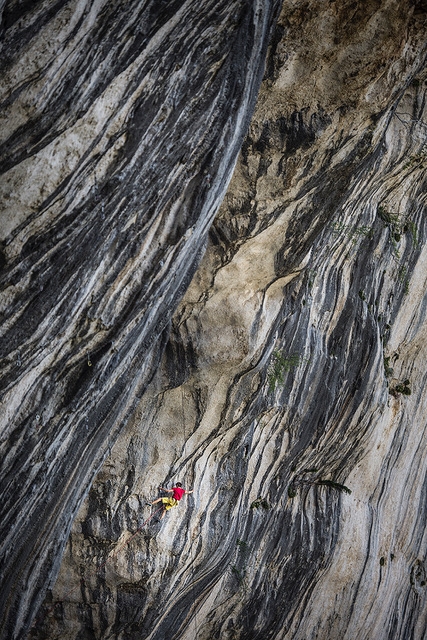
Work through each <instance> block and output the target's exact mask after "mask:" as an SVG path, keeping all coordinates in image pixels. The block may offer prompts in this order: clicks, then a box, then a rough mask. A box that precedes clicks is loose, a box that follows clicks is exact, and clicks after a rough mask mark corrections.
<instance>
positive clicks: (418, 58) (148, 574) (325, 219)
mask: <svg viewBox="0 0 427 640" xmlns="http://www.w3.org/2000/svg"><path fill="white" fill-rule="evenodd" d="M425 28H426V11H425V7H424V5H422V4H421V3H416V4H413V5H412V6H411V8H410V9H409V10H408V6H407V4H406V3H403V2H391V1H386V2H382V3H379V2H377V3H372V2H370V3H367V2H366V3H362V2H356V3H351V2H342V3H337V2H331V3H324V2H316V1H314V0H313V1H311V2H310V1H309V2H290V1H289V2H284V3H283V8H282V13H281V15H280V18H279V21H278V24H277V27H276V29H275V32H274V34H273V37H272V41H271V46H270V50H269V55H268V58H267V65H266V75H265V78H264V82H263V85H262V87H261V90H260V94H259V97H258V103H257V108H256V111H255V115H254V118H253V120H252V123H251V125H250V129H249V133H248V136H247V137H246V139H245V141H244V143H243V147H242V151H241V154H240V158H239V162H238V164H237V166H236V169H235V172H234V176H233V179H232V182H231V184H230V187H229V190H228V192H227V194H226V196H225V199H224V202H223V205H222V207H221V209H220V211H219V213H218V215H217V216H216V219H215V221H214V224H213V226H212V228H211V230H210V234H209V244H208V248H207V251H206V254H205V256H204V258H203V260H202V263H201V264H200V266H199V268H198V270H197V272H196V273H195V276H194V278H193V280H192V282H191V285H190V287H189V289H188V291H187V293H186V294H185V296H184V298H183V300H182V302H181V304H180V305H179V307H178V309H177V311H176V313H175V315H174V317H173V320H172V324H171V330H170V333H169V336H168V340H167V344H166V346H165V350H164V352H163V355H162V358H161V361H160V365H159V368H158V370H157V372H156V375H155V376H154V377H153V379H152V381H151V383H150V385H149V386H148V387H147V389H146V391H145V393H144V395H143V396H142V397H141V401H140V403H139V405H138V407H137V409H136V411H135V412H134V413H133V415H132V417H131V418H130V419H129V420H128V421H127V423H126V427H125V429H124V430H123V431H122V433H121V435H120V438H119V439H118V441H117V443H116V444H115V446H114V447H113V448H112V450H111V454H110V456H109V457H108V459H107V460H106V462H105V464H104V466H103V467H102V470H101V471H100V473H99V474H98V476H97V477H96V479H95V481H94V483H93V485H92V488H91V489H90V492H89V495H88V497H87V499H86V501H85V502H84V503H83V505H82V507H81V510H80V512H79V514H78V516H77V517H76V519H75V521H74V524H73V527H72V533H71V536H70V540H69V543H68V546H67V549H66V552H65V554H64V557H63V562H62V566H61V570H60V573H59V578H58V581H57V583H56V584H55V586H54V588H53V590H52V592H51V593H50V594H49V597H48V599H47V600H46V603H45V605H44V608H43V611H42V612H41V614H40V616H39V618H38V619H37V623H36V625H35V626H34V628H33V630H32V632H31V634H30V637H31V638H33V639H34V638H38V639H40V640H41V639H43V638H53V637H60V638H61V639H64V640H65V639H70V640H71V639H73V640H74V639H77V638H84V637H87V638H107V637H108V638H117V639H120V640H130V639H133V638H147V639H148V638H150V640H163V639H164V638H182V639H184V638H185V639H187V640H194V639H195V638H197V640H212V639H213V638H221V639H223V638H228V639H230V640H231V639H237V638H240V639H244V640H255V639H259V640H261V639H262V640H266V639H269V638H274V639H276V640H279V639H285V638H286V640H289V639H291V638H292V639H295V640H296V639H298V640H303V639H304V640H309V639H313V640H314V638H317V639H318V640H355V639H356V638H357V639H360V640H362V639H364V640H368V639H369V640H371V639H372V638H375V639H376V640H377V639H378V640H386V639H390V638H393V639H401V640H406V639H407V638H414V639H420V640H421V639H422V638H424V637H425V636H426V634H427V621H426V615H427V606H426V593H427V592H426V588H427V584H426V577H425V576H426V564H425V556H426V541H425V534H424V531H425V524H426V515H425V488H426V471H427V469H426V460H425V455H424V451H425V448H426V444H427V443H426V435H425V429H424V426H423V425H424V423H425V412H426V408H425V400H424V388H425V371H424V362H425V359H426V356H427V353H426V350H427V346H426V345H427V342H426V339H425V335H424V334H425V307H426V297H425V296H426V268H425V265H426V259H427V254H426V224H425V219H426V196H425V194H426V168H427V160H426V157H427V156H426V132H427V120H426V106H425V105H426V88H427V75H426V65H425V62H426V53H427V49H426V44H427V43H426V39H425V33H426V31H425ZM177 480H181V481H182V482H184V483H185V486H187V487H193V485H194V488H195V493H194V497H193V496H189V497H187V498H184V499H183V502H182V503H181V504H180V506H179V508H177V509H175V510H172V511H171V512H170V513H169V514H168V515H167V517H166V519H165V520H163V521H162V522H161V523H160V524H159V523H158V522H156V521H155V518H153V519H151V520H149V521H148V522H146V521H147V520H148V519H149V518H150V513H151V511H150V508H149V507H147V506H145V501H146V500H147V499H148V498H153V497H154V496H155V495H156V496H157V495H158V493H157V485H159V484H161V485H162V486H165V485H166V484H167V483H169V486H172V483H174V482H176V481H177ZM185 500H186V502H184V501H185Z"/></svg>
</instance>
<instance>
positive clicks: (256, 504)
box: [251, 497, 270, 511]
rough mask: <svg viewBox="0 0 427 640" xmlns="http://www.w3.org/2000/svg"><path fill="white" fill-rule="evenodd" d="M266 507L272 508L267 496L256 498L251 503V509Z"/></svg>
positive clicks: (266, 508) (265, 508)
mask: <svg viewBox="0 0 427 640" xmlns="http://www.w3.org/2000/svg"><path fill="white" fill-rule="evenodd" d="M260 508H262V509H264V510H265V511H268V509H270V505H269V504H268V502H267V500H266V499H265V498H261V497H259V498H257V499H256V500H254V501H253V502H252V504H251V509H260Z"/></svg>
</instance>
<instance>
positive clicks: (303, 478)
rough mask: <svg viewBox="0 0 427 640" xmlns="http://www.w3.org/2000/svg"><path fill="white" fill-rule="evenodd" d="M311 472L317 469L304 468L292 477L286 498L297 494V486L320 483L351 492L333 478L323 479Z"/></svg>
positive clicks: (343, 491) (344, 491)
mask: <svg viewBox="0 0 427 640" xmlns="http://www.w3.org/2000/svg"><path fill="white" fill-rule="evenodd" d="M306 474H310V476H309V477H307V475H306ZM311 474H318V469H314V468H313V469H304V471H302V472H301V473H300V474H298V475H296V476H295V477H294V478H293V479H292V481H291V484H290V485H289V487H288V498H295V496H296V495H297V488H298V487H299V486H303V485H310V486H312V485H320V486H324V487H330V488H331V489H336V490H337V491H340V492H342V493H351V489H349V488H348V487H346V486H345V485H344V484H341V483H339V482H335V481H334V480H325V479H323V478H321V477H319V476H318V475H311Z"/></svg>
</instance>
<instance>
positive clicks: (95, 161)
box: [0, 0, 277, 639]
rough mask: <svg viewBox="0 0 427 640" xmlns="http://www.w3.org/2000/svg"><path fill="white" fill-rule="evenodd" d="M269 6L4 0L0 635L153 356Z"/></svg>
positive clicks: (238, 114)
mask: <svg viewBox="0 0 427 640" xmlns="http://www.w3.org/2000/svg"><path fill="white" fill-rule="evenodd" d="M276 8H277V2H276V3H275V2H274V1H273V0H272V1H271V2H270V1H267V2H262V3H261V2H260V1H258V0H253V1H251V2H247V1H243V0H234V1H232V2H229V1H227V2H221V1H220V2H218V1H217V0H212V1H210V0H207V1H206V2H203V9H202V10H200V3H197V2H194V1H193V0H188V1H187V2H176V1H175V2H163V1H159V0H155V1H154V0H153V1H148V2H147V1H143V0H133V1H132V2H119V1H117V2H110V1H107V0H104V1H103V0H99V1H98V0H97V1H96V2H81V1H78V0H70V1H68V2H67V1H61V2H48V1H45V2H38V3H32V2H30V3H28V2H24V3H22V2H18V1H13V0H11V1H10V2H7V3H6V4H4V3H2V9H1V11H2V16H1V17H2V23H1V24H2V29H1V31H2V50H1V56H2V62H1V68H2V82H1V91H2V94H1V100H2V126H1V136H2V140H1V160H0V166H1V170H2V173H3V175H2V184H1V192H2V219H1V242H2V244H1V288H2V298H1V312H2V337H1V347H0V348H1V355H2V367H1V389H2V395H1V425H2V426H1V458H2V471H1V483H0V486H1V500H0V502H1V517H0V540H1V552H0V553H1V576H2V580H1V582H2V589H1V595H0V609H1V611H2V620H1V634H0V635H1V637H2V638H8V639H10V638H16V637H21V636H22V634H23V633H24V632H25V630H28V627H29V625H30V623H31V620H32V618H33V617H34V614H35V612H36V611H37V608H38V606H39V605H40V603H41V601H42V599H43V597H44V595H45V591H46V588H47V586H48V584H49V583H51V582H52V580H53V579H54V576H55V574H56V572H57V569H58V563H59V560H60V556H61V553H62V550H63V547H64V544H65V542H66V540H67V538H68V534H69V530H70V526H71V522H72V520H73V518H74V516H75V513H76V511H77V509H78V507H79V505H80V503H81V501H82V498H83V497H84V495H85V494H86V493H87V491H88V488H89V486H90V484H91V481H92V479H93V477H94V474H95V473H96V471H97V469H98V468H99V466H100V463H101V462H102V460H103V459H104V458H105V455H106V454H107V452H108V450H109V447H111V444H112V443H113V442H114V440H115V438H116V435H117V433H118V432H119V431H120V429H121V428H122V427H123V425H125V424H126V423H127V420H128V418H129V416H130V415H131V414H132V412H133V410H134V408H135V406H136V404H137V402H138V400H139V399H140V397H141V395H142V393H143V391H144V388H145V386H146V385H147V381H148V380H149V378H150V377H151V376H152V374H153V371H155V370H156V369H157V366H158V360H159V357H160V353H161V352H162V350H163V349H164V343H165V339H166V336H167V327H168V324H169V322H170V318H171V315H172V313H173V311H174V310H175V309H176V305H177V303H178V301H179V300H180V299H181V298H182V295H183V293H184V291H185V289H186V288H187V286H188V283H189V281H190V279H191V277H192V275H193V273H194V270H195V268H196V265H197V263H198V262H199V261H200V257H201V255H202V252H203V250H204V247H205V245H206V237H207V232H208V229H209V227H210V225H211V223H212V220H213V217H214V215H215V213H216V211H217V209H218V206H219V204H220V202H221V200H222V199H223V196H224V193H225V189H226V187H227V184H228V182H229V180H230V178H231V174H232V170H233V168H234V165H235V162H236V159H237V155H238V152H239V149H240V147H241V144H242V140H243V136H244V134H245V133H246V131H247V126H248V123H249V119H250V116H251V115H252V112H253V107H254V105H255V99H256V95H257V93H258V89H259V85H260V82H261V79H262V74H263V71H264V63H265V54H266V50H267V42H268V39H269V35H270V32H271V27H272V24H273V21H274V17H277V11H276ZM275 11H276V14H275Z"/></svg>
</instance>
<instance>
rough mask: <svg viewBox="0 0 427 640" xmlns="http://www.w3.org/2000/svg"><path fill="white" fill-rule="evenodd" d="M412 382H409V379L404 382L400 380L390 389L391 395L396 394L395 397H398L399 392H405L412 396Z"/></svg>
mask: <svg viewBox="0 0 427 640" xmlns="http://www.w3.org/2000/svg"><path fill="white" fill-rule="evenodd" d="M410 384H411V383H410V382H409V380H408V379H406V380H404V381H403V382H399V383H398V384H396V385H395V386H394V387H393V388H392V389H390V393H391V395H392V396H394V397H395V398H397V397H398V395H399V394H403V395H404V396H410V395H411V388H410V386H409V385H410Z"/></svg>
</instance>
